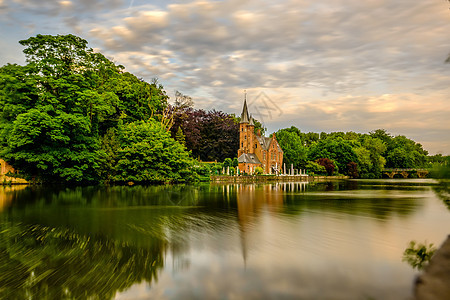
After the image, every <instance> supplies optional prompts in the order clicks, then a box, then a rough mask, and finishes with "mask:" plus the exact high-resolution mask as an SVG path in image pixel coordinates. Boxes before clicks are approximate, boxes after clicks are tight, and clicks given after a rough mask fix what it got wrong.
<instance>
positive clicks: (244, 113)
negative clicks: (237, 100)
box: [241, 92, 250, 123]
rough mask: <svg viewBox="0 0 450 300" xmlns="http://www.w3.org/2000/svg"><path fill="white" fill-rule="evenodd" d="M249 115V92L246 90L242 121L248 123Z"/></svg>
mask: <svg viewBox="0 0 450 300" xmlns="http://www.w3.org/2000/svg"><path fill="white" fill-rule="evenodd" d="M249 119H250V118H249V117H248V108H247V92H245V98H244V107H243V108H242V114H241V123H248V122H249V121H250V120H249Z"/></svg>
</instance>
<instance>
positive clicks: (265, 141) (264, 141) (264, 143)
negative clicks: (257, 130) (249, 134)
mask: <svg viewBox="0 0 450 300" xmlns="http://www.w3.org/2000/svg"><path fill="white" fill-rule="evenodd" d="M256 139H257V140H258V142H259V144H260V145H261V147H262V148H263V149H264V150H269V147H270V142H271V141H272V138H270V137H265V136H258V135H257V136H256Z"/></svg>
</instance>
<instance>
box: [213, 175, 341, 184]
mask: <svg viewBox="0 0 450 300" xmlns="http://www.w3.org/2000/svg"><path fill="white" fill-rule="evenodd" d="M339 179H349V177H348V176H309V175H306V174H302V175H293V176H291V175H241V176H228V175H215V176H211V177H210V181H211V182H221V183H236V182H258V183H265V182H274V181H276V182H286V181H287V182H289V181H303V182H305V181H329V180H339Z"/></svg>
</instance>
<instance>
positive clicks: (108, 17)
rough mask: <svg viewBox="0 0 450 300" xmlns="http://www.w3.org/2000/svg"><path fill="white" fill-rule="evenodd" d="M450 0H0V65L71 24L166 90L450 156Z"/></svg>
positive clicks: (285, 121) (269, 120)
mask: <svg viewBox="0 0 450 300" xmlns="http://www.w3.org/2000/svg"><path fill="white" fill-rule="evenodd" d="M449 8H450V3H449V2H448V1H446V0H417V1H410V0H390V1H389V0H384V1H383V0H365V1H361V0H331V1H310V0H291V1H288V0H278V1H265V0H238V1H236V0H224V1H218V0H216V1H213V0H205V1H194V0H185V1H162V0H161V1H160V0H154V1H142V0H62V1H58V0H39V1H36V0H0V34H1V39H0V65H4V64H6V63H19V64H23V63H24V56H23V53H22V50H23V48H22V46H21V45H19V44H18V41H19V40H21V39H26V38H28V37H30V36H34V35H37V34H68V33H73V34H75V35H78V36H80V37H82V38H84V39H86V40H88V41H89V46H90V47H92V48H94V49H95V50H97V51H100V52H102V53H103V54H105V55H106V56H107V57H108V58H110V59H112V60H114V61H115V62H116V63H118V64H122V65H124V66H125V67H126V70H127V71H129V72H131V73H133V74H135V75H136V76H138V77H142V78H144V79H145V80H147V81H150V80H151V79H152V78H154V77H158V78H159V80H160V82H161V83H162V84H163V85H164V87H165V89H166V91H167V93H168V94H169V96H172V97H173V95H174V91H175V90H179V91H181V92H182V93H184V94H187V95H189V96H191V97H192V98H193V99H194V102H195V107H196V108H203V109H207V110H211V109H216V110H223V111H225V112H228V113H236V114H239V113H240V112H241V108H242V102H243V98H244V90H246V91H247V99H248V101H249V103H250V105H249V109H250V111H251V112H253V115H254V117H256V118H257V119H259V120H261V121H263V122H264V124H265V126H266V127H267V128H268V130H269V132H272V131H276V130H278V129H280V128H285V127H290V126H291V125H294V126H296V127H298V128H300V130H302V131H304V132H308V131H314V132H321V131H325V132H332V131H350V130H351V131H355V132H369V131H372V130H375V129H378V128H384V129H386V130H387V131H388V132H390V133H392V134H393V135H399V134H401V135H405V136H407V137H409V138H411V139H413V140H415V141H417V142H420V143H422V144H423V145H424V148H425V149H427V150H428V151H429V152H430V153H431V154H435V153H442V154H450V99H449V97H450V84H449V83H450V64H445V63H444V62H445V59H446V58H447V56H448V55H449V54H450V34H449V33H450V10H449Z"/></svg>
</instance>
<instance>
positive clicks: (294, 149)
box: [276, 127, 307, 169]
mask: <svg viewBox="0 0 450 300" xmlns="http://www.w3.org/2000/svg"><path fill="white" fill-rule="evenodd" d="M294 128H295V127H294ZM295 129H296V128H295ZM276 137H277V141H278V143H279V144H280V147H281V149H283V153H284V154H283V156H284V162H285V163H286V165H288V166H290V165H291V164H293V165H294V168H296V169H301V168H304V167H305V166H306V161H307V150H306V148H305V147H304V146H303V144H302V141H301V139H300V137H299V136H298V134H297V133H296V132H295V130H293V127H291V128H290V129H280V130H278V131H277V132H276Z"/></svg>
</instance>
